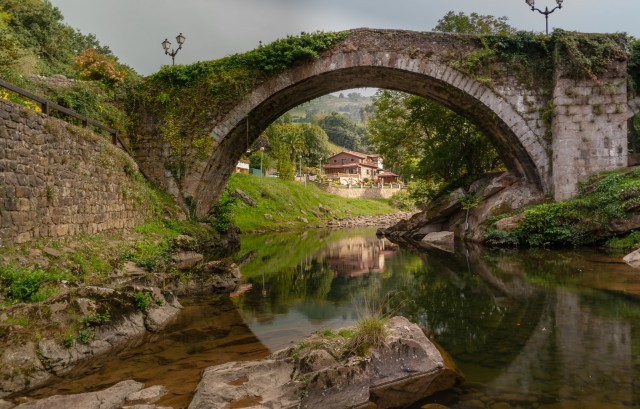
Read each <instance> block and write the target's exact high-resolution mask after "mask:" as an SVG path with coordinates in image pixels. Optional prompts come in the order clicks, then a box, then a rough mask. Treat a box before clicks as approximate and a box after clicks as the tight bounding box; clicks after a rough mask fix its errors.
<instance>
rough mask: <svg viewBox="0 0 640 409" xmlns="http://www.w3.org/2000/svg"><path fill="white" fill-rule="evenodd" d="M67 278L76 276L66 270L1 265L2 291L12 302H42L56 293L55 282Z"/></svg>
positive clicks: (71, 278) (0, 280) (0, 279)
mask: <svg viewBox="0 0 640 409" xmlns="http://www.w3.org/2000/svg"><path fill="white" fill-rule="evenodd" d="M65 279H66V280H70V281H71V280H73V279H74V278H73V276H71V274H70V273H69V272H67V271H64V270H57V269H52V270H42V269H39V268H16V267H13V266H11V265H4V266H0V282H1V283H2V289H0V291H2V293H3V294H4V296H5V297H6V298H7V299H8V300H9V302H10V303H16V302H31V303H34V302H40V301H42V300H44V299H46V298H47V297H49V296H51V295H52V294H53V293H55V291H56V290H55V288H53V284H55V283H57V282H59V281H61V280H65Z"/></svg>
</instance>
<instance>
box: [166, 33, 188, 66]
mask: <svg viewBox="0 0 640 409" xmlns="http://www.w3.org/2000/svg"><path fill="white" fill-rule="evenodd" d="M186 39H187V38H186V37H185V36H183V35H182V33H180V34H178V36H177V37H176V42H177V43H178V48H177V49H175V50H171V51H169V47H171V42H170V41H169V40H167V39H166V38H165V39H164V41H163V42H162V48H163V49H164V53H165V55H170V56H171V65H175V64H176V54H178V51H180V50H182V44H184V40H186Z"/></svg>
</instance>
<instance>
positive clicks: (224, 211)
mask: <svg viewBox="0 0 640 409" xmlns="http://www.w3.org/2000/svg"><path fill="white" fill-rule="evenodd" d="M235 201H236V198H235V197H233V196H231V193H229V189H225V191H224V193H223V194H222V196H220V199H218V202H217V203H216V204H215V205H214V206H213V210H212V212H211V216H212V217H213V219H212V220H211V225H212V226H213V228H214V229H216V231H217V232H218V233H222V234H224V233H227V232H228V231H229V228H230V227H231V225H232V224H233V223H232V221H231V215H232V212H233V208H232V206H233V204H234V203H235Z"/></svg>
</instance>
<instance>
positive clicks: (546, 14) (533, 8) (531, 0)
mask: <svg viewBox="0 0 640 409" xmlns="http://www.w3.org/2000/svg"><path fill="white" fill-rule="evenodd" d="M524 1H526V2H527V4H528V5H529V6H530V7H531V11H538V12H539V13H540V14H544V18H545V20H546V23H547V35H549V14H551V13H553V12H554V11H556V10H558V9H561V8H562V2H563V1H564V0H556V3H557V4H558V5H557V6H556V7H554V8H553V9H552V10H551V11H550V10H549V7H545V8H544V11H542V10H540V9H539V8H537V7H536V6H535V4H536V1H535V0H524Z"/></svg>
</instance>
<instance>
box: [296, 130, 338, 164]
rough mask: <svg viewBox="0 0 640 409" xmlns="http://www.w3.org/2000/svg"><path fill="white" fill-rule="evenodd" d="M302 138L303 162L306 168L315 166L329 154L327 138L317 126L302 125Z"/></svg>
mask: <svg viewBox="0 0 640 409" xmlns="http://www.w3.org/2000/svg"><path fill="white" fill-rule="evenodd" d="M302 138H303V139H304V152H303V160H304V162H305V163H306V164H307V166H316V165H319V164H320V163H321V161H322V160H323V159H326V158H328V157H329V155H330V154H331V151H330V150H329V137H328V136H327V133H326V132H325V131H324V130H323V129H322V128H320V127H319V126H318V125H313V124H302Z"/></svg>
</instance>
